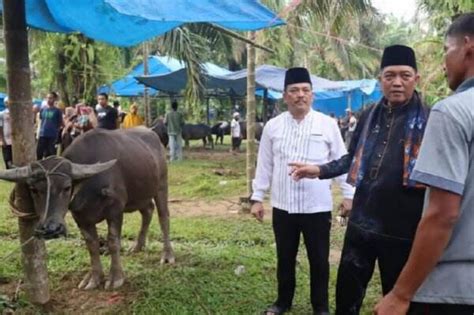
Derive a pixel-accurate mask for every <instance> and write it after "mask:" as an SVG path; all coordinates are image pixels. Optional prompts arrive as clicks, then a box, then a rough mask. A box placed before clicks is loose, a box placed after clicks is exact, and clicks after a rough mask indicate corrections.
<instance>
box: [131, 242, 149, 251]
mask: <svg viewBox="0 0 474 315" xmlns="http://www.w3.org/2000/svg"><path fill="white" fill-rule="evenodd" d="M144 248H145V244H143V243H139V242H136V243H135V245H133V246H132V247H130V249H129V250H128V252H129V253H130V254H134V253H139V252H142V251H143V249H144Z"/></svg>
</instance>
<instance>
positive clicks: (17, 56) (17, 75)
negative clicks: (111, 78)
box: [3, 0, 50, 304]
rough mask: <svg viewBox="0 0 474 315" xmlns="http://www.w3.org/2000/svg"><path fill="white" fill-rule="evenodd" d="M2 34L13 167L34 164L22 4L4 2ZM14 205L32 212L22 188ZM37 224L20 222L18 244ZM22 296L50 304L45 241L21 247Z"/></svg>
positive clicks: (12, 0) (17, 0)
mask: <svg viewBox="0 0 474 315" xmlns="http://www.w3.org/2000/svg"><path fill="white" fill-rule="evenodd" d="M3 30H4V35H5V49H6V63H7V86H8V97H9V105H10V115H11V121H12V140H13V163H14V164H15V165H17V166H24V165H27V164H28V163H30V162H33V161H34V160H35V147H36V145H35V139H34V127H33V113H32V100H31V81H30V76H31V73H30V62H29V56H28V32H27V29H26V17H25V0H4V1H3ZM15 193H16V195H15V204H16V206H17V207H18V208H19V209H21V210H22V211H23V212H32V213H33V212H34V208H33V205H32V201H31V198H30V195H29V192H28V187H26V185H25V184H17V185H16V187H15ZM36 224H37V220H30V221H27V220H23V219H19V222H18V225H19V234H20V243H21V244H23V243H25V242H27V241H28V240H30V239H31V237H32V236H33V234H34V229H35V226H36ZM21 252H22V263H23V271H24V274H25V287H24V288H25V292H26V295H27V298H28V300H29V301H30V302H32V303H35V304H45V303H47V302H48V301H49V298H50V295H49V288H48V270H47V268H46V261H45V257H46V248H45V244H44V241H42V240H38V239H33V240H32V241H30V242H28V243H27V244H26V245H24V246H22V248H21Z"/></svg>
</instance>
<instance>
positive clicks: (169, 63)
mask: <svg viewBox="0 0 474 315" xmlns="http://www.w3.org/2000/svg"><path fill="white" fill-rule="evenodd" d="M184 67H185V64H184V62H182V61H180V60H178V59H175V58H173V57H168V56H149V57H148V71H149V75H153V76H154V75H167V74H169V73H174V72H178V73H181V72H180V71H182V72H184V73H186V71H185V68H184ZM203 70H204V71H205V73H207V74H208V75H211V76H213V75H220V76H222V75H226V74H229V73H231V71H229V70H227V69H225V68H222V67H219V66H217V65H215V64H213V63H210V62H206V63H204V64H203ZM142 74H143V63H141V64H139V65H137V66H136V67H135V68H133V70H132V71H131V72H129V73H128V74H127V75H126V76H124V77H123V78H121V79H119V80H117V81H115V82H113V83H112V84H111V85H110V86H109V85H103V86H101V87H100V88H99V89H98V92H99V93H101V92H105V93H108V94H115V95H117V96H128V97H132V96H143V92H144V89H145V88H144V86H143V84H140V83H139V82H138V81H137V79H135V77H136V76H139V75H142ZM185 76H186V74H185ZM186 78H187V76H186ZM182 83H183V84H184V85H186V81H184V82H182ZM162 91H165V90H162ZM149 92H150V94H151V95H156V93H157V92H158V91H157V90H156V89H153V88H151V89H150V90H149ZM168 92H170V91H168ZM171 92H172V91H171Z"/></svg>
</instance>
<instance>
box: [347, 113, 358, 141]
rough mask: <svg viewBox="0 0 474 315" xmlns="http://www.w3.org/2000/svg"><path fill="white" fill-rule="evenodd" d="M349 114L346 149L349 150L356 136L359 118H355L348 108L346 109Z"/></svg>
mask: <svg viewBox="0 0 474 315" xmlns="http://www.w3.org/2000/svg"><path fill="white" fill-rule="evenodd" d="M346 112H347V117H348V120H347V133H346V148H349V144H350V143H351V140H352V136H353V135H354V131H355V130H356V127H357V118H356V117H355V116H354V114H353V113H352V111H351V110H350V109H349V108H348V109H346Z"/></svg>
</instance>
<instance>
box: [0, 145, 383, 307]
mask: <svg viewBox="0 0 474 315" xmlns="http://www.w3.org/2000/svg"><path fill="white" fill-rule="evenodd" d="M192 150H197V149H196V148H195V147H192ZM219 150H220V151H222V152H224V151H225V150H228V147H227V148H225V147H224V148H223V149H219ZM222 152H221V153H222ZM201 153H202V152H201V150H199V154H189V152H185V156H186V160H184V161H183V162H180V163H176V164H170V169H169V181H170V198H171V199H185V200H196V201H197V200H207V201H209V202H210V203H211V202H213V201H217V200H219V199H220V198H222V199H226V198H229V199H230V198H235V196H239V195H241V194H243V193H244V192H245V178H244V177H245V154H243V153H242V154H240V155H237V156H234V155H231V154H227V156H225V159H221V158H218V159H215V158H214V157H213V156H212V157H203V156H202V155H200V154H201ZM204 153H205V154H208V153H209V154H211V153H212V152H210V150H209V151H208V150H205V151H204ZM214 170H221V171H222V170H223V173H224V174H225V175H223V176H219V175H216V174H215V173H214ZM221 181H227V183H226V184H224V185H222V184H219V183H220V182H221ZM11 187H12V186H11V185H10V184H8V183H5V182H0V279H1V278H6V279H7V280H8V281H10V282H11V283H13V284H14V283H16V281H17V280H18V279H20V278H21V277H22V271H21V265H20V254H19V251H18V228H17V222H16V219H15V218H14V217H13V216H12V215H11V214H10V212H9V210H8V206H7V197H8V194H9V191H10V189H11ZM335 194H336V199H337V200H340V195H339V194H338V192H336V193H335ZM139 226H140V217H139V215H138V214H137V213H133V214H127V215H126V216H125V224H124V228H123V247H124V248H125V249H126V248H128V247H130V246H131V245H132V243H133V241H134V240H135V237H136V234H137V233H138V229H139ZM68 228H69V237H68V238H67V239H61V240H52V241H48V242H47V248H48V269H49V275H50V287H51V292H52V296H53V300H54V301H55V303H56V304H57V305H58V306H57V310H58V311H57V313H70V314H77V313H85V314H97V313H108V314H131V313H135V314H258V313H259V312H260V311H261V310H262V309H263V308H264V307H265V306H266V305H268V304H269V303H271V302H272V301H273V300H274V298H275V292H276V279H275V271H276V270H275V265H276V260H275V244H274V238H273V233H272V229H271V224H270V221H269V220H266V221H265V222H264V223H263V224H258V223H256V221H255V220H254V219H252V218H250V217H249V216H248V215H229V216H228V217H225V216H212V217H206V216H200V217H172V219H171V238H172V243H173V246H174V250H175V254H176V264H175V265H173V266H167V265H166V266H161V265H160V264H159V259H160V253H161V249H162V244H161V242H160V233H159V227H158V222H157V219H156V216H155V217H154V219H153V222H152V226H151V227H150V234H149V241H148V244H147V250H146V251H145V252H142V253H138V254H133V255H130V254H126V253H124V254H123V259H122V261H123V266H124V269H125V272H126V276H127V282H126V285H125V286H124V287H123V288H121V289H120V290H118V293H112V292H110V293H107V292H106V293H104V292H103V291H100V290H95V291H92V292H86V293H83V292H79V291H77V290H76V289H75V288H74V287H75V285H77V283H78V282H79V281H80V279H81V277H82V276H83V275H84V273H85V272H86V271H87V270H88V267H89V257H88V254H87V251H86V248H85V245H84V242H83V241H82V238H81V237H80V233H79V231H78V229H77V228H76V227H75V224H74V222H73V221H72V219H71V218H70V216H68ZM99 231H100V234H101V235H105V232H106V227H105V225H104V224H101V225H100V226H99ZM343 234H344V228H341V227H338V226H337V223H335V222H334V225H333V229H332V240H331V248H332V249H334V250H340V249H341V247H342V241H343ZM301 245H303V244H301ZM15 250H17V251H16V252H15V254H13V255H12V256H11V257H10V258H9V259H8V260H6V261H4V260H2V257H4V255H6V254H7V253H10V252H11V251H15ZM102 262H103V263H104V268H108V266H109V257H108V256H103V257H102ZM298 262H299V263H298V266H297V277H298V278H297V292H296V296H295V301H294V309H293V310H292V312H291V313H290V314H310V313H311V306H310V303H309V267H308V263H307V258H306V253H305V250H304V246H301V250H300V252H299V256H298ZM240 265H243V266H244V267H245V271H244V272H243V273H242V274H240V275H236V274H235V273H234V270H235V269H236V268H237V267H238V266H240ZM105 270H107V269H105ZM336 272H337V264H332V265H331V278H330V300H331V308H332V310H334V294H335V281H336ZM2 288H3V289H4V288H6V286H2V285H1V284H0V312H1V311H2V295H3V296H4V295H5V294H7V295H8V297H11V294H12V292H11V289H9V290H8V291H7V292H2V291H1V290H2ZM379 292H380V286H379V279H378V275H377V273H376V275H375V277H374V279H373V280H372V282H371V284H370V286H369V288H368V290H367V296H366V299H365V304H364V308H363V310H362V312H361V314H371V309H372V307H373V305H374V303H375V302H376V300H377V299H378V297H379V294H380V293H379ZM113 294H119V295H121V296H124V297H125V299H124V302H123V303H116V304H113V303H112V304H111V305H107V303H106V302H104V301H108V299H109V298H110V297H111V296H113ZM76 300H81V301H82V300H84V301H86V302H87V303H89V304H90V305H91V306H90V307H88V308H86V309H81V308H80V307H79V306H77V305H78V302H77V301H76ZM91 301H93V302H91ZM91 303H92V304H91ZM89 304H87V305H89ZM80 305H83V304H80ZM104 305H105V306H104ZM15 306H16V307H18V308H19V312H20V313H26V314H35V313H38V312H39V310H38V309H37V308H35V307H33V306H31V305H28V304H27V302H26V299H25V297H24V295H23V294H20V301H19V302H18V303H16V305H15Z"/></svg>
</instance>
